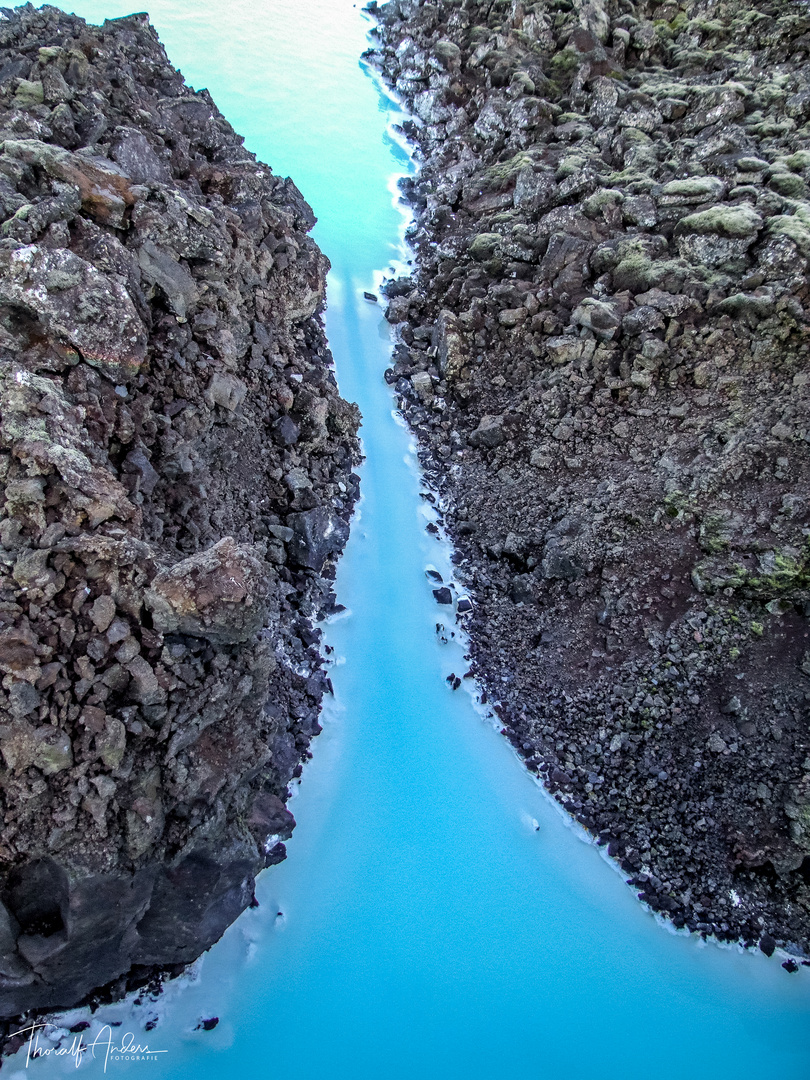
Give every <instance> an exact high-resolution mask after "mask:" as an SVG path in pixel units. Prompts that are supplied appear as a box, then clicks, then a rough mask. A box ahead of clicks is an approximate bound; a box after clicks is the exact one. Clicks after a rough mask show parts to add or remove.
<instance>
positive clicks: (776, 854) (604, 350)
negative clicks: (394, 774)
mask: <svg viewBox="0 0 810 1080" xmlns="http://www.w3.org/2000/svg"><path fill="white" fill-rule="evenodd" d="M719 10H720V9H719V8H718V9H717V11H718V12H719ZM628 11H629V9H628V8H627V6H626V5H624V6H622V5H621V4H619V3H616V2H614V0H597V2H591V0H587V2H586V0H581V2H580V0H576V2H575V3H574V4H552V3H546V2H545V0H541V2H540V3H537V4H533V5H531V6H529V7H527V6H525V5H520V4H513V5H512V6H511V7H510V6H509V5H502V6H498V5H495V6H488V5H486V4H483V3H479V2H478V0H473V2H472V3H468V4H465V5H461V6H459V5H457V4H453V3H452V2H451V0H435V2H434V0H431V2H427V0H425V2H422V0H409V2H408V3H407V5H405V6H404V7H403V2H402V0H391V3H388V4H383V5H381V6H379V7H378V8H375V13H376V18H377V20H378V27H377V29H378V35H379V36H378V41H377V47H375V49H374V51H373V53H372V54H371V56H372V60H373V62H374V63H376V64H377V65H378V66H379V68H380V69H381V70H382V73H383V75H384V77H385V78H386V80H387V81H388V82H389V83H390V84H391V85H392V86H394V87H395V88H396V91H397V93H398V94H399V95H400V96H401V97H402V98H403V99H404V102H405V104H406V106H408V107H411V108H412V109H413V110H414V112H415V113H416V114H417V115H421V116H422V117H423V119H424V120H425V122H424V123H422V124H415V125H414V127H413V128H412V129H410V130H409V135H410V137H411V138H413V139H414V141H415V142H416V143H417V145H418V162H419V169H418V172H416V173H415V174H414V176H413V177H412V178H409V179H408V181H407V183H406V184H405V185H403V191H404V194H405V195H406V197H407V198H408V200H409V201H410V203H411V206H412V208H413V212H414V222H413V224H412V225H411V226H410V227H409V233H408V236H409V239H410V241H411V243H412V245H413V249H414V252H415V255H416V259H415V270H414V272H413V274H412V275H411V276H410V278H409V279H408V282H407V286H403V288H402V290H401V291H398V292H397V294H396V295H394V294H393V293H392V294H391V295H392V296H393V299H392V301H391V306H390V308H389V314H388V317H389V319H390V321H391V322H392V324H393V325H394V326H395V333H396V334H397V335H398V336H399V339H400V347H401V352H400V348H396V349H395V363H394V366H393V370H392V372H391V376H392V378H391V382H392V383H393V384H394V385H395V386H396V389H397V393H398V394H399V395H400V398H401V399H404V401H403V406H404V407H403V412H404V415H405V416H406V417H407V418H408V420H409V421H410V422H411V424H412V426H413V431H414V434H415V435H416V437H417V439H418V440H419V443H420V460H422V462H423V464H424V465H425V468H426V470H427V474H428V475H429V476H430V477H431V480H432V483H433V484H434V485H435V487H436V489H437V494H438V495H440V497H441V500H442V504H443V506H444V507H445V508H446V514H445V516H444V525H445V527H446V529H447V531H448V533H449V534H450V536H451V538H452V539H453V541H454V543H455V546H456V550H457V557H458V573H459V578H458V583H459V587H460V588H465V589H468V590H469V592H470V595H471V597H472V603H473V604H474V607H473V610H472V611H471V612H470V613H468V614H467V615H465V626H468V627H469V634H470V653H471V660H472V663H473V665H474V668H475V671H476V674H477V675H478V677H479V678H481V680H482V681H483V684H484V696H485V698H490V699H492V700H493V701H495V702H497V709H498V716H499V722H500V723H501V724H502V725H503V727H504V729H505V731H506V733H507V735H508V737H509V738H510V740H511V741H512V742H513V744H514V745H515V747H516V748H518V750H519V751H520V752H521V754H522V755H523V756H524V757H525V758H526V760H527V762H530V763H531V765H530V767H532V768H534V769H537V770H538V771H539V772H540V774H541V775H542V776H543V777H545V778H546V779H547V780H548V781H549V782H550V785H551V787H552V789H553V790H554V791H555V794H556V795H557V797H558V798H559V799H560V800H561V801H562V802H563V804H564V805H565V806H566V808H567V809H568V810H569V812H572V813H575V814H576V815H577V816H578V818H579V820H580V821H581V822H582V823H583V824H584V825H585V827H586V828H587V829H589V830H590V831H591V832H592V833H593V834H594V835H597V836H605V837H608V836H609V837H610V840H609V843H608V851H609V853H610V855H611V856H614V857H616V858H618V859H620V860H621V861H622V866H623V869H625V870H627V871H628V873H629V874H636V873H638V872H639V871H640V870H641V868H642V866H643V867H644V880H643V881H639V884H640V885H642V886H643V892H642V896H643V897H644V899H645V900H646V902H647V903H649V904H650V905H651V906H653V907H655V909H656V910H659V911H661V912H662V913H665V914H666V916H667V917H668V918H671V919H672V920H673V922H674V924H675V925H676V926H678V927H683V926H687V927H689V928H690V929H692V930H693V931H695V932H698V933H704V934H709V933H717V934H718V936H720V937H723V938H732V937H740V938H742V939H743V940H746V941H753V940H754V939H755V938H760V937H761V936H762V933H761V931H760V929H759V928H760V927H762V930H763V931H767V932H768V934H769V935H770V937H771V940H772V941H773V947H776V944H780V945H781V944H784V943H788V942H790V943H795V942H799V943H800V944H801V947H802V948H803V949H804V950H805V951H807V950H808V949H809V948H810V920H808V917H807V912H808V910H810V907H808V903H809V902H810V893H808V892H807V890H808V889H809V888H810V884H808V877H809V876H810V875H808V873H807V867H808V866H810V830H808V829H807V828H806V820H807V806H808V805H810V790H808V789H807V785H806V783H805V781H804V780H802V781H801V784H800V785H799V784H797V783H796V782H795V781H794V782H789V781H788V779H787V778H788V777H798V776H800V775H802V776H803V775H804V772H806V768H805V766H804V764H803V761H804V757H803V755H804V751H802V750H801V749H796V748H797V747H801V746H804V745H806V743H807V738H808V730H807V710H806V702H805V700H804V696H805V693H806V689H805V687H806V680H807V676H806V674H805V673H804V672H803V668H802V664H803V662H804V657H805V653H806V651H807V644H806V641H805V634H806V632H807V628H806V613H807V612H808V611H810V592H809V591H808V578H807V564H808V554H807V546H806V540H807V537H806V534H807V530H808V529H810V516H809V514H810V511H808V507H810V465H809V464H808V462H809V461H810V459H808V456H807V454H806V452H805V450H804V449H803V448H805V447H806V438H805V434H803V432H805V427H806V423H805V420H804V418H805V417H806V415H807V408H808V401H807V395H808V393H810V379H808V377H807V373H806V367H807V338H808V333H810V314H809V312H810V297H809V296H808V287H807V280H806V278H807V267H808V261H810V204H808V201H807V184H808V176H810V171H809V170H810V152H808V149H807V146H806V145H805V144H806V141H807V140H806V135H807V130H806V121H807V119H808V117H810V89H808V76H807V71H806V70H805V67H803V66H802V59H801V58H802V56H803V55H804V52H805V51H806V50H805V48H804V39H805V37H806V34H807V30H808V27H810V22H809V21H808V19H807V17H806V13H805V14H801V13H799V14H797V11H796V9H795V7H794V6H793V5H792V4H790V2H789V0H777V2H776V3H775V4H774V5H772V7H771V8H770V9H769V11H768V17H767V18H765V17H763V15H762V12H761V11H759V10H758V9H756V8H755V5H753V4H752V3H751V0H727V2H725V0H724V4H723V6H722V18H719V17H718V18H717V19H712V20H709V19H707V18H706V11H705V5H702V4H701V3H699V2H698V0H687V2H686V3H681V4H680V6H678V5H676V4H674V3H673V4H669V3H667V4H663V5H662V4H660V3H657V2H652V0H640V2H639V3H636V4H635V5H634V7H633V11H632V13H631V14H628ZM715 14H717V12H716V13H715ZM698 28H699V30H698ZM698 33H699V42H698ZM447 42H450V43H451V45H453V46H455V49H448V48H447V45H446V43H447ZM440 43H441V50H440V51H441V52H442V54H443V55H446V56H447V57H448V62H449V64H450V65H451V66H450V67H445V66H444V64H443V63H441V62H440V61H439V60H438V56H437V54H436V51H435V50H436V47H437V46H438V45H439V44H440ZM456 50H457V52H456ZM414 57H424V58H425V59H426V62H425V63H424V65H423V66H421V67H420V68H419V70H418V80H417V79H415V78H414V77H413V76H414V74H415V68H414V67H413V58H414ZM428 58H430V59H428ZM774 73H778V75H775V74H774ZM775 78H777V79H778V80H781V81H780V82H779V89H778V91H777V90H775V89H774V88H775V86H776V83H775V82H774V79H775ZM440 322H441V325H443V326H445V327H448V328H450V327H453V328H454V329H456V330H457V331H458V333H459V334H460V336H461V338H462V341H463V353H464V357H465V358H464V361H463V365H460V376H458V377H455V376H454V377H452V378H451V377H448V375H447V374H446V372H445V371H444V370H443V367H442V359H441V355H440V340H441V336H440V334H439V333H438V329H439V324H440ZM431 324H433V326H434V327H436V331H437V332H435V333H434V335H433V337H432V339H431V341H430V345H431V346H432V347H433V348H434V349H435V352H433V351H432V349H430V348H428V349H427V350H426V349H425V347H426V346H427V339H426V336H425V330H426V328H427V327H428V326H430V325H431ZM425 351H426V353H427V354H426V355H425ZM431 362H432V363H435V364H436V370H435V371H431V370H430V364H431ZM436 375H438V376H439V378H438V379H437V378H436ZM431 526H432V531H435V530H436V529H437V528H438V526H437V525H435V524H434V523H431ZM805 667H807V665H805ZM737 676H744V678H743V679H741V680H740V679H738V678H737ZM732 699H736V700H737V701H738V702H739V710H738V711H734V712H730V711H724V710H726V708H727V705H728V703H729V702H730V701H731V700H732ZM735 709H736V706H735ZM617 792H619V794H618V795H617V794H616V793H617ZM753 836H755V837H756V838H757V840H756V843H755V844H754V843H753V842H752V840H751V838H752V837H753ZM771 868H773V870H771ZM802 868H804V869H802ZM648 871H649V873H648ZM639 876H640V875H639ZM676 880H678V881H681V882H682V884H679V885H678V886H677V888H676V887H675V886H674V884H672V883H674V882H675V881H676ZM732 889H733V890H734V892H735V897H736V898H735V902H734V904H733V905H729V904H727V903H724V902H723V900H724V898H726V897H727V896H728V895H729V892H730V890H732ZM698 909H699V910H698ZM754 928H756V929H754ZM765 940H767V939H765Z"/></svg>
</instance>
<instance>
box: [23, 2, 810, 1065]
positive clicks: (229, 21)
mask: <svg viewBox="0 0 810 1080" xmlns="http://www.w3.org/2000/svg"><path fill="white" fill-rule="evenodd" d="M65 6H66V7H70V6H71V5H69V4H66V5H65ZM72 7H73V10H75V11H76V12H77V13H78V14H80V15H82V16H84V17H85V18H87V19H88V20H91V21H101V20H103V19H104V18H105V17H111V16H117V15H123V14H127V13H128V11H129V5H128V4H126V3H123V4H122V3H121V0H79V2H77V3H76V4H75V5H72ZM150 14H151V16H152V18H153V21H154V23H155V24H156V26H157V28H158V30H159V32H160V34H161V37H162V39H163V41H164V43H165V44H166V46H167V49H168V51H169V55H170V57H171V59H172V60H173V62H174V63H175V64H177V65H178V66H180V67H181V69H182V70H183V72H184V74H185V76H186V78H187V79H188V80H189V81H190V82H191V83H192V84H193V85H195V86H197V87H202V86H207V87H208V88H209V89H210V91H211V93H212V94H213V96H214V98H215V100H216V101H217V103H218V105H219V106H220V108H221V109H222V111H223V112H224V113H225V114H226V116H227V117H228V119H229V120H230V121H231V123H232V124H233V125H234V127H235V128H236V129H237V130H238V131H240V132H241V133H243V134H244V135H245V136H246V142H247V145H248V146H249V147H250V148H251V149H252V150H254V151H256V152H257V153H258V154H259V155H260V157H261V158H263V159H264V160H266V161H269V162H271V163H272V165H273V167H274V169H275V170H276V171H277V172H279V173H282V174H286V173H289V174H291V175H293V177H294V178H295V180H296V182H297V184H298V185H299V187H300V188H301V189H302V191H303V192H304V194H305V196H306V197H307V199H308V200H309V201H310V202H311V204H312V205H313V207H314V209H315V212H316V213H317V215H318V217H319V223H318V226H317V229H316V233H315V235H316V238H317V240H318V242H319V243H320V245H321V246H322V247H323V249H324V250H325V251H326V253H327V254H328V255H329V258H330V259H331V261H332V266H333V270H332V274H331V277H330V282H329V311H328V318H327V324H328V332H329V338H330V342H331V345H332V349H333V352H334V355H335V358H336V362H337V368H338V376H339V381H340V386H341V391H342V393H343V394H344V396H346V397H348V398H350V399H354V400H356V401H358V402H359V403H360V407H361V409H362V412H363V415H364V425H363V430H362V433H361V434H362V437H363V442H364V447H365V452H366V454H367V459H368V460H367V463H366V465H365V466H364V468H363V470H362V476H363V501H362V504H361V506H360V511H359V515H358V517H357V518H356V519H355V522H354V528H353V532H352V537H351V540H350V543H349V546H348V550H347V553H346V556H345V558H344V559H343V561H342V563H341V566H340V571H339V576H338V591H339V598H340V600H341V601H342V602H343V603H344V604H346V605H347V606H348V607H349V609H350V611H349V613H348V614H347V615H346V616H344V617H343V618H341V619H339V620H338V621H336V622H335V623H333V624H332V625H331V626H330V627H329V628H328V640H329V643H330V644H331V645H332V646H333V647H334V650H335V654H334V655H335V657H337V662H336V664H335V666H334V668H333V669H332V671H331V675H332V679H333V682H334V685H335V691H336V697H335V700H334V702H333V703H330V706H329V708H328V710H327V713H326V715H325V718H324V732H323V734H322V735H321V736H320V737H319V738H318V739H317V740H316V742H315V743H314V744H313V749H314V760H313V761H312V763H311V764H310V765H309V766H308V767H307V769H306V771H305V773H304V778H303V783H302V785H301V787H300V788H299V789H298V795H297V797H296V798H295V799H294V801H293V802H292V803H291V808H292V809H293V811H294V812H295V815H296V817H297V819H298V828H297V830H296V832H295V835H294V837H293V839H292V841H291V842H290V843H289V845H288V850H289V858H288V860H287V862H286V863H284V864H283V865H281V866H280V867H277V868H274V869H272V870H270V871H269V872H267V873H266V874H265V875H264V877H263V878H262V879H261V880H260V882H259V888H258V898H259V901H260V907H259V908H258V909H255V910H251V911H248V912H246V913H245V914H244V915H243V916H242V918H241V919H240V920H239V921H238V922H237V923H236V924H235V925H234V926H233V927H231V929H230V930H229V931H228V932H227V933H226V935H225V937H224V938H223V940H222V941H221V942H220V943H219V944H218V945H217V946H216V947H215V948H214V949H213V950H212V951H211V953H210V954H208V955H207V956H206V957H204V958H203V961H202V962H201V963H200V965H199V966H198V970H197V972H196V974H195V975H194V976H193V977H192V978H188V979H184V980H181V981H180V982H178V983H176V984H174V985H172V986H171V987H170V988H169V989H168V990H167V992H166V994H165V995H164V997H163V998H162V999H161V1000H160V1001H158V1002H151V1001H148V1000H145V1001H143V1002H142V1004H140V1005H139V1006H136V1007H134V1009H133V1006H132V1005H131V1003H128V1004H125V1005H121V1006H116V1007H111V1008H109V1009H107V1010H106V1011H105V1012H104V1014H103V1015H104V1018H107V1019H112V1020H120V1021H121V1022H122V1023H121V1026H120V1027H117V1028H115V1029H114V1031H115V1036H116V1038H117V1039H118V1038H120V1037H121V1036H122V1035H123V1034H124V1033H126V1032H129V1031H132V1032H134V1033H135V1035H136V1039H137V1041H138V1042H139V1043H141V1044H143V1043H144V1042H148V1045H149V1046H150V1048H152V1049H157V1050H161V1051H165V1052H164V1053H161V1054H159V1055H157V1056H156V1057H155V1058H154V1059H153V1060H148V1061H137V1060H136V1061H130V1062H126V1061H121V1060H111V1061H109V1062H108V1063H107V1068H106V1071H107V1074H108V1075H115V1073H116V1072H117V1071H119V1070H120V1071H122V1072H125V1073H127V1075H133V1076H135V1075H143V1076H144V1077H146V1076H148V1077H150V1078H153V1080H157V1078H164V1077H165V1078H172V1080H208V1078H214V1077H216V1078H217V1080H221V1078H231V1077H234V1078H236V1077H240V1078H251V1080H252V1078H254V1077H262V1078H265V1077H267V1078H272V1080H275V1078H278V1080H287V1078H291V1077H295V1078H298V1080H348V1078H352V1080H400V1078H401V1080H405V1078H408V1080H439V1078H443V1080H445V1078H446V1080H456V1078H458V1080H461V1078H464V1080H501V1078H504V1080H506V1078H508V1080H542V1078H545V1077H549V1078H551V1077H554V1078H557V1077H563V1076H564V1077H567V1078H569V1080H584V1078H586V1077H587V1078H595V1080H618V1078H619V1077H625V1076H627V1075H633V1074H635V1073H638V1072H640V1071H643V1072H644V1073H645V1074H648V1075H651V1076H653V1077H656V1078H657V1080H658V1078H660V1080H709V1078H712V1080H722V1078H726V1077H728V1078H732V1077H733V1078H734V1080H749V1078H750V1080H754V1078H757V1080H771V1078H774V1080H775V1078H776V1077H783V1076H794V1077H802V1076H807V1075H808V1074H810V1064H808V1060H809V1059H808V1052H807V1040H808V1035H810V972H808V971H806V970H802V971H801V972H800V973H799V975H795V976H790V975H788V974H787V973H786V972H784V971H783V970H782V969H781V967H780V966H779V963H778V960H777V959H776V958H773V959H772V960H770V961H768V960H766V959H765V957H764V956H762V955H760V954H756V955H745V954H742V953H740V952H738V951H735V950H730V949H720V948H716V947H706V946H703V945H701V944H700V943H699V942H698V941H697V940H695V939H694V938H690V937H685V936H680V935H675V934H672V933H670V932H668V931H667V930H665V929H663V928H662V927H661V926H659V925H658V924H657V923H656V922H655V920H654V919H653V917H652V916H651V915H650V914H649V913H647V912H645V911H644V910H643V909H642V907H641V906H640V905H639V904H638V903H637V902H636V901H635V899H634V898H633V895H632V893H631V892H630V891H629V889H628V888H627V887H626V886H625V885H624V883H623V881H622V879H621V878H620V877H619V876H618V875H617V874H616V873H615V872H614V871H613V869H612V868H611V867H610V866H608V864H607V863H606V862H605V861H604V860H603V858H602V857H601V855H600V852H599V851H598V850H597V849H596V848H594V847H592V846H590V845H588V844H586V843H584V842H583V841H582V839H581V838H580V836H579V835H578V834H577V833H576V832H575V831H574V830H572V829H571V828H569V827H568V825H567V824H566V823H565V822H564V820H563V819H562V817H561V816H560V814H559V813H558V812H557V810H556V809H555V808H554V807H553V806H552V805H551V804H550V803H549V801H548V800H547V799H546V798H545V796H544V795H543V793H542V792H541V791H540V789H539V788H538V787H537V786H536V785H535V784H534V782H533V781H532V780H531V779H530V778H529V776H528V775H527V774H526V773H525V772H524V770H523V769H522V767H521V766H520V765H519V763H518V761H517V759H516V758H515V756H514V755H513V753H512V751H511V749H510V748H509V746H508V744H507V743H506V741H505V740H504V739H503V738H502V737H501V736H500V735H499V734H498V733H497V732H496V731H495V730H494V729H493V728H492V727H491V726H490V725H489V724H487V723H486V722H484V720H483V718H482V717H481V716H479V715H478V713H476V711H475V709H474V708H473V706H472V703H471V700H470V697H469V696H468V695H467V694H466V692H465V691H462V690H459V691H458V692H456V693H453V692H452V691H451V690H450V689H449V688H448V686H447V684H446V682H445V677H446V676H447V675H448V674H449V673H450V672H451V671H455V672H458V673H461V672H463V670H465V667H466V665H465V664H464V661H463V657H462V652H463V650H462V649H461V648H460V647H459V646H458V645H457V644H456V643H455V642H454V641H450V642H449V643H448V644H442V643H441V642H440V641H439V640H438V638H437V635H436V633H435V624H436V621H437V618H440V609H438V608H437V607H436V605H435V604H434V602H433V598H432V596H431V591H430V583H429V582H428V581H427V579H426V578H425V574H424V571H425V567H426V566H427V565H429V564H433V565H435V566H437V567H438V568H439V569H440V571H441V572H442V573H443V574H445V575H446V574H447V572H448V569H449V564H448V562H447V553H446V551H444V550H443V549H442V548H441V547H440V546H439V545H438V544H437V543H436V541H434V540H432V539H431V537H430V536H429V535H428V534H427V533H426V532H425V528H424V527H425V524H426V520H427V518H426V516H425V506H424V503H423V501H422V500H421V499H420V497H419V490H420V484H419V479H418V475H417V472H416V470H415V467H414V451H413V447H412V445H411V442H410V438H409V436H408V434H407V432H406V431H405V430H404V429H403V428H402V427H401V426H400V425H398V424H397V422H396V420H395V418H394V416H393V414H392V409H393V404H394V403H393V401H392V399H391V397H390V393H389V391H388V389H387V387H386V386H385V384H384V382H383V380H382V372H383V370H384V369H385V367H386V366H387V365H388V355H389V348H390V343H389V339H388V337H387V332H386V329H385V324H384V322H383V320H382V317H381V310H380V306H379V305H374V304H371V303H369V302H368V301H366V300H364V299H363V291H364V290H366V289H371V288H373V285H374V281H375V278H374V272H375V271H376V270H377V269H382V268H384V267H386V266H389V265H390V264H391V262H392V260H394V259H396V258H397V257H399V254H400V252H399V232H400V228H401V221H402V219H401V215H400V214H399V212H398V211H397V210H396V208H395V207H394V205H393V203H392V196H391V176H392V175H393V174H394V173H396V172H402V171H404V170H405V169H406V168H407V161H406V159H405V157H404V155H403V153H402V151H401V150H400V149H398V148H397V147H396V145H395V144H394V143H392V142H391V140H390V139H388V138H387V136H386V123H387V110H388V108H389V107H390V102H386V101H385V100H383V99H382V98H381V97H380V93H379V90H378V89H377V87H376V86H375V84H374V82H373V81H372V80H371V79H370V78H369V77H368V75H367V74H365V73H364V72H363V70H362V68H361V67H360V66H359V64H358V58H359V55H360V53H361V52H362V50H363V49H364V48H365V47H366V41H365V34H366V33H367V31H368V28H369V24H368V22H367V21H366V20H365V18H364V17H363V16H362V14H361V12H360V10H359V5H358V6H357V7H355V6H354V5H353V4H352V3H351V2H350V0H309V2H308V3H301V0H231V2H229V3H228V4H227V5H226V4H224V3H222V2H221V0H217V2H215V0H153V2H152V5H151V9H150ZM451 628H452V627H450V626H448V630H449V629H451ZM279 913H281V914H279ZM213 1016H217V1017H219V1023H218V1025H217V1026H216V1027H215V1028H214V1030H212V1031H204V1030H195V1028H196V1026H197V1025H198V1023H199V1021H200V1020H201V1019H202V1018H209V1017H213ZM152 1018H157V1021H158V1022H157V1025H156V1026H155V1027H154V1028H153V1030H151V1031H149V1032H148V1033H144V1030H143V1024H144V1023H145V1022H146V1021H147V1020H150V1019H152ZM73 1019H79V1016H78V1015H75V1014H74V1017H73ZM97 1030H98V1023H97V1022H95V1021H94V1028H93V1029H91V1031H90V1032H89V1033H86V1037H88V1036H89V1038H90V1039H92V1037H93V1034H94V1031H97ZM104 1065H105V1062H104V1055H103V1052H100V1055H99V1058H98V1059H97V1060H96V1061H95V1062H91V1061H85V1062H84V1063H83V1064H82V1067H81V1070H80V1075H84V1076H96V1075H98V1076H101V1075H103V1072H104ZM6 1067H7V1069H8V1072H9V1074H10V1075H11V1076H16V1077H23V1076H26V1075H29V1074H35V1075H40V1076H42V1077H45V1076H46V1075H47V1076H53V1075H61V1074H62V1073H64V1074H68V1073H73V1072H75V1069H74V1063H73V1061H71V1060H65V1059H63V1060H61V1061H58V1062H57V1061H54V1060H53V1059H51V1060H49V1061H48V1062H32V1063H31V1064H30V1067H29V1068H28V1069H27V1071H26V1063H25V1059H24V1056H23V1055H18V1056H17V1058H15V1059H13V1060H12V1061H11V1062H9V1063H7V1066H6Z"/></svg>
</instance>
